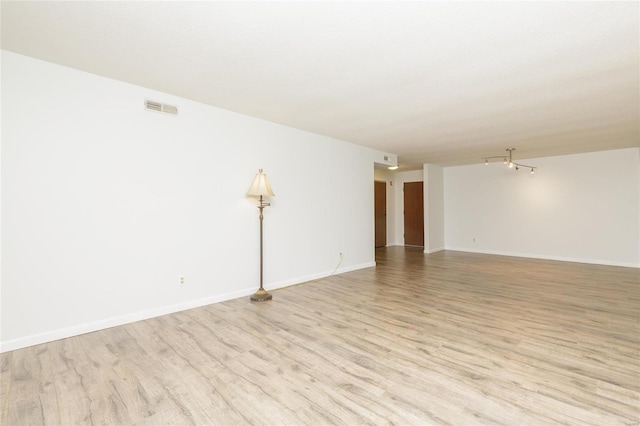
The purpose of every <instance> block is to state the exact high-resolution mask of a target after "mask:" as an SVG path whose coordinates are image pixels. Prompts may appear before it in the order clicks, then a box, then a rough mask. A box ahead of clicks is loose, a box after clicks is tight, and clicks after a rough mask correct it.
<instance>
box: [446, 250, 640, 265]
mask: <svg viewBox="0 0 640 426" xmlns="http://www.w3.org/2000/svg"><path fill="white" fill-rule="evenodd" d="M445 250H451V251H466V252H469V253H482V254H495V255H498V256H512V257H526V258H530V259H544V260H557V261H560V262H574V263H589V264H592V265H605V266H622V267H625V268H640V263H632V262H615V261H610V260H600V259H585V258H579V257H564V256H548V255H540V254H531V253H511V252H503V251H496V250H478V249H472V248H467V247H446V248H445Z"/></svg>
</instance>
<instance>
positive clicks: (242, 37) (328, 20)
mask: <svg viewBox="0 0 640 426" xmlns="http://www.w3.org/2000/svg"><path fill="white" fill-rule="evenodd" d="M1 12H2V48H3V49H7V50H10V51H14V52H17V53H21V54H24V55H29V56H33V57H36V58H40V59H44V60H47V61H51V62H55V63H59V64H62V65H66V66H69V67H73V68H77V69H81V70H85V71H88V72H91V73H95V74H99V75H103V76H107V77H110V78H114V79H118V80H122V81H126V82H130V83H133V84H137V85H141V86H145V87H149V88H152V89H156V90H160V91H164V92H168V93H171V94H174V95H178V96H181V97H184V98H188V99H193V100H196V101H199V102H203V103H206V104H210V105H215V106H218V107H222V108H226V109H229V110H233V111H238V112H241V113H244V114H248V115H252V116H255V117H260V118H264V119H267V120H270V121H274V122H277V123H282V124H285V125H288V126H292V127H296V128H300V129H304V130H308V131H311V132H315V133H320V134H323V135H328V136H332V137H335V138H339V139H343V140H346V141H350V142H354V143H357V144H360V145H366V146H370V147H373V148H377V149H380V150H383V151H387V152H391V153H396V154H398V155H399V162H400V163H401V164H403V165H405V166H409V167H410V166H412V165H418V164H422V163H424V162H430V163H437V164H442V165H452V164H465V163H473V162H479V161H480V157H483V156H489V155H500V154H502V153H504V149H505V148H507V147H512V146H513V147H517V151H516V153H515V157H516V158H532V157H539V156H546V155H558V154H567V153H577V152H588V151H597V150H604V149H615V148H624V147H634V146H639V145H640V131H639V127H640V122H639V120H640V118H639V117H640V87H639V79H640V66H639V57H640V54H639V45H640V36H639V34H640V24H639V16H640V7H639V2H638V1H632V2H613V1H608V2H607V1H605V2H580V1H577V2H444V1H442V2H426V1H425V2H400V1H388V2H368V1H358V2H346V1H344V2H308V1H298V2H293V1H291V2H271V1H259V2H245V1H240V2H151V1H144V2H111V1H107V2H9V1H2V11H1Z"/></svg>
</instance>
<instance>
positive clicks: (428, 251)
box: [424, 247, 444, 254]
mask: <svg viewBox="0 0 640 426" xmlns="http://www.w3.org/2000/svg"><path fill="white" fill-rule="evenodd" d="M443 250H444V247H436V248H434V249H431V250H427V249H426V248H425V249H424V252H425V253H427V254H431V253H436V252H438V251H443Z"/></svg>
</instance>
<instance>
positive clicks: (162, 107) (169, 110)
mask: <svg viewBox="0 0 640 426" xmlns="http://www.w3.org/2000/svg"><path fill="white" fill-rule="evenodd" d="M144 109H146V110H147V111H157V112H164V113H165V114H172V115H178V107H177V106H174V105H167V104H162V103H160V102H156V101H150V100H148V99H147V100H145V101H144Z"/></svg>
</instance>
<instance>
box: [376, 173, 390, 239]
mask: <svg viewBox="0 0 640 426" xmlns="http://www.w3.org/2000/svg"><path fill="white" fill-rule="evenodd" d="M374 189H375V190H374V199H375V201H374V205H375V207H374V211H375V224H376V225H375V226H376V236H375V240H376V241H375V247H376V248H378V247H386V245H387V183H386V182H378V181H375V182H374Z"/></svg>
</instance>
